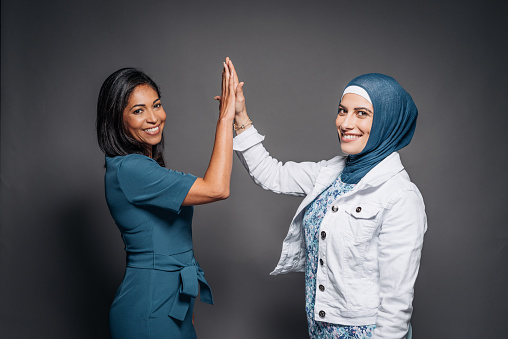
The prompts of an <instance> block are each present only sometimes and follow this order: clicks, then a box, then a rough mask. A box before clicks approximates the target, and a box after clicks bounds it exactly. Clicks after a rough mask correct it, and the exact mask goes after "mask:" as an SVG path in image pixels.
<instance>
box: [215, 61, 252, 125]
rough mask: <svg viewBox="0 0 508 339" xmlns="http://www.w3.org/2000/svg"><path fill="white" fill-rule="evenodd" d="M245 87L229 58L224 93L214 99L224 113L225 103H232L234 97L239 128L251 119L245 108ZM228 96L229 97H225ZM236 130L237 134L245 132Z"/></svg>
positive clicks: (225, 71)
mask: <svg viewBox="0 0 508 339" xmlns="http://www.w3.org/2000/svg"><path fill="white" fill-rule="evenodd" d="M243 85H244V82H239V80H238V74H237V73H236V70H235V66H234V65H233V62H232V61H231V59H229V57H227V58H226V61H225V62H224V68H223V71H222V93H221V95H220V96H216V97H214V99H215V100H219V111H222V107H224V103H225V102H226V101H228V102H230V101H231V100H232V98H233V97H234V100H235V101H234V106H235V123H236V125H237V126H241V125H245V124H246V123H248V122H250V119H249V117H248V116H247V110H246V108H245V96H244V94H243ZM225 86H226V87H228V90H227V91H225V89H224V88H225ZM226 92H227V93H226ZM226 95H227V97H225V96H226ZM223 98H224V99H223ZM235 130H236V131H237V134H238V133H239V132H240V133H241V132H243V130H242V131H239V130H238V129H236V128H235Z"/></svg>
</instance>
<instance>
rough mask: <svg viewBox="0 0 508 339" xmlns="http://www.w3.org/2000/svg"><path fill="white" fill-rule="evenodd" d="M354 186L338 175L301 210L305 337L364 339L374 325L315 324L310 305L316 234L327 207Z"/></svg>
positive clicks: (313, 301) (369, 336)
mask: <svg viewBox="0 0 508 339" xmlns="http://www.w3.org/2000/svg"><path fill="white" fill-rule="evenodd" d="M354 187H355V185H354V184H346V183H344V182H342V180H340V174H339V176H338V177H337V179H335V181H334V182H333V184H332V185H330V187H328V188H327V189H326V190H325V191H323V192H322V193H321V194H320V195H319V196H318V197H317V198H316V199H315V200H314V201H313V202H312V203H311V204H310V205H309V206H308V207H307V210H306V211H305V215H304V218H303V228H304V234H305V246H306V249H307V258H306V262H305V311H306V313H307V323H308V325H309V337H310V338H311V339H312V338H316V339H318V338H319V339H332V338H333V339H353V338H354V339H365V338H372V332H373V330H374V328H376V326H375V325H365V326H346V325H338V324H330V323H326V322H321V321H316V320H315V319H314V305H315V302H316V272H317V267H318V260H319V258H318V247H319V239H318V233H319V228H320V226H321V221H322V220H323V218H324V216H325V214H326V211H327V206H329V205H330V204H331V203H332V202H333V201H335V199H337V197H339V196H341V195H343V194H345V193H347V192H349V191H351V190H352V189H353V188H354Z"/></svg>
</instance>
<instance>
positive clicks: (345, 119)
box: [337, 113, 355, 130]
mask: <svg viewBox="0 0 508 339" xmlns="http://www.w3.org/2000/svg"><path fill="white" fill-rule="evenodd" d="M337 122H338V125H339V128H341V129H342V130H350V129H353V128H354V127H355V116H354V115H353V114H351V113H349V114H346V115H345V116H340V115H339V116H338V117H337Z"/></svg>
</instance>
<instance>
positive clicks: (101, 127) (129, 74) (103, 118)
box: [95, 68, 164, 167]
mask: <svg viewBox="0 0 508 339" xmlns="http://www.w3.org/2000/svg"><path fill="white" fill-rule="evenodd" d="M139 85H149V86H150V87H152V88H153V90H154V91H155V92H157V95H158V96H159V98H160V96H161V95H160V91H159V87H158V86H157V84H156V83H155V82H154V81H153V80H152V79H150V77H149V76H148V75H146V74H145V73H143V72H142V71H140V70H138V69H135V68H122V69H119V70H118V71H116V72H115V73H113V74H111V75H110V76H109V77H108V78H107V79H106V80H105V81H104V83H103V84H102V87H101V90H100V91H99V99H98V101H97V120H96V122H95V127H96V129H97V140H98V142H99V147H100V148H101V150H102V151H103V152H104V154H106V155H107V156H108V157H115V156H119V155H127V154H133V153H136V154H143V155H149V149H148V148H147V145H145V144H143V143H141V142H139V141H137V140H136V139H134V138H133V137H132V136H130V135H129V134H128V133H126V131H125V127H124V123H123V111H124V109H125V107H127V103H128V101H129V97H130V95H131V93H132V91H133V90H134V88H136V86H139ZM151 147H152V149H151V151H152V153H151V154H152V158H153V159H154V160H155V161H157V163H159V165H161V166H162V167H164V158H163V155H162V150H163V148H164V137H163V138H162V139H161V142H160V143H158V144H157V145H155V146H151Z"/></svg>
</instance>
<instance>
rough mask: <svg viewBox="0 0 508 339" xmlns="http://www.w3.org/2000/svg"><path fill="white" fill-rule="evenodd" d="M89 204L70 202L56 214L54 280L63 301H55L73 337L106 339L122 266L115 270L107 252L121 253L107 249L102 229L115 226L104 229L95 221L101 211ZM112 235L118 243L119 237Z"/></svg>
mask: <svg viewBox="0 0 508 339" xmlns="http://www.w3.org/2000/svg"><path fill="white" fill-rule="evenodd" d="M91 201H93V200H91V199H87V200H85V199H73V200H72V201H69V202H67V203H66V204H65V205H64V206H63V207H61V208H59V209H58V211H57V212H55V213H56V218H57V220H58V221H57V226H58V227H57V230H58V233H57V239H54V240H55V243H56V244H55V245H56V246H58V248H59V250H58V253H59V256H58V263H57V265H58V267H59V268H60V270H59V271H58V272H57V273H58V275H57V276H54V277H53V278H54V279H55V281H56V282H57V283H56V285H61V288H62V290H61V293H59V295H61V298H62V300H58V301H57V302H58V303H59V304H61V305H62V308H63V309H65V310H66V312H65V314H64V315H63V316H64V317H65V326H66V327H68V328H67V332H71V333H72V334H73V338H109V335H108V312H109V307H110V304H111V302H112V300H113V297H114V294H115V291H116V288H117V287H118V284H119V283H120V279H121V275H120V276H119V274H123V266H121V267H118V269H117V267H116V266H117V265H116V264H114V263H112V261H113V260H112V259H115V258H114V257H115V256H114V255H112V254H111V253H107V252H108V250H107V248H108V247H110V248H111V247H118V250H121V247H120V246H107V244H108V241H109V236H108V235H109V234H108V232H105V230H104V228H106V229H114V228H113V227H109V226H114V224H113V225H107V226H108V227H105V225H104V224H102V225H101V224H100V223H99V222H97V220H98V218H97V215H98V214H100V212H99V213H98V211H97V209H98V208H97V207H95V206H94V205H93V203H91ZM103 220H104V219H103ZM114 230H115V231H116V229H114ZM105 235H106V236H108V237H107V238H108V239H106V240H105V239H104V237H105ZM111 235H112V236H116V238H117V239H116V240H117V241H118V234H114V233H113V232H111ZM113 242H114V241H113ZM122 264H123V263H122ZM111 267H115V270H113V272H112V269H111Z"/></svg>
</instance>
